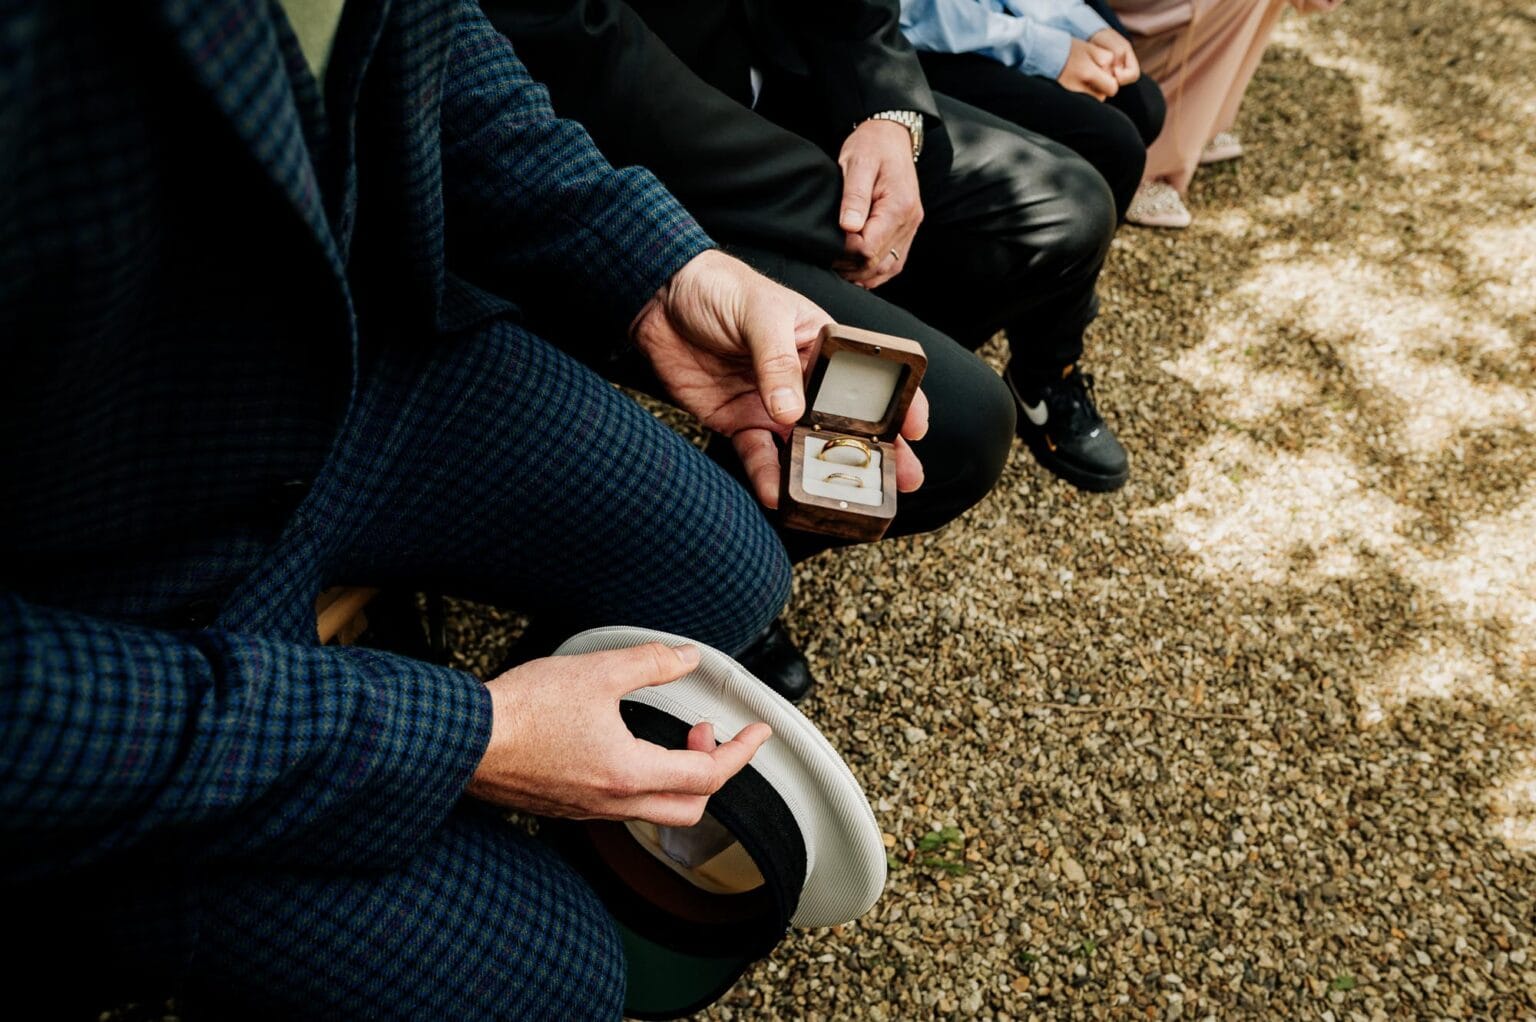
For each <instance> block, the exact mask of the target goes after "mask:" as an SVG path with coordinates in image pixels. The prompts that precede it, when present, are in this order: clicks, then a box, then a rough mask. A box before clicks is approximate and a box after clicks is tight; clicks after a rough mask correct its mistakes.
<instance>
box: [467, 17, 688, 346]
mask: <svg viewBox="0 0 1536 1022" xmlns="http://www.w3.org/2000/svg"><path fill="white" fill-rule="evenodd" d="M637 87H643V86H641V85H640V84H639V83H637ZM442 125H443V128H442V130H443V191H444V206H445V212H446V216H447V227H448V240H449V252H448V258H449V262H450V264H451V265H453V266H454V268H455V269H456V270H457V271H459V272H465V273H466V275H467V276H469V277H470V278H471V279H472V280H475V281H476V282H478V283H482V284H483V285H484V286H487V287H489V288H490V289H491V290H493V291H495V292H497V293H498V294H505V295H508V296H509V297H511V298H513V299H515V300H516V301H518V302H519V303H520V304H521V305H523V307H524V308H525V309H529V310H530V311H532V312H534V313H535V314H536V316H537V315H546V316H547V315H550V314H559V315H568V316H576V317H578V318H591V319H592V320H594V322H593V325H594V326H598V327H604V328H606V329H601V330H598V331H596V333H598V334H599V336H598V337H594V338H593V339H592V340H591V341H590V342H589V343H590V344H592V345H594V346H597V347H601V346H603V345H604V344H605V343H606V344H607V347H608V348H609V350H610V351H611V350H612V348H614V347H617V344H618V343H619V342H622V339H623V337H624V331H625V330H626V329H627V327H628V326H629V324H630V323H631V322H632V321H633V319H634V317H635V315H636V314H637V313H639V311H640V308H641V306H643V305H644V304H645V303H646V302H647V301H648V300H650V298H651V297H652V296H653V295H654V294H655V293H656V291H657V290H658V289H659V288H660V287H661V286H662V285H663V284H664V283H666V281H667V280H668V279H669V278H670V277H671V276H672V275H673V274H674V273H676V272H677V271H678V270H679V269H680V268H681V267H682V266H683V264H684V263H686V262H688V261H689V260H690V259H692V258H693V257H694V256H696V255H698V254H699V253H700V252H702V251H704V250H705V249H707V248H710V247H712V245H713V242H712V241H711V240H710V239H709V237H708V236H707V235H706V234H705V233H704V232H703V230H702V229H701V228H700V227H699V226H698V224H696V223H695V222H694V219H693V217H691V216H690V215H689V214H688V212H687V211H686V210H685V209H683V207H682V206H681V205H680V204H679V203H678V201H677V200H676V199H674V198H673V197H672V195H671V194H670V193H668V192H667V190H666V189H665V188H663V187H662V185H661V183H660V182H659V181H657V180H656V178H655V176H654V175H652V174H651V173H650V171H647V170H643V169H641V168H638V167H628V168H624V169H622V170H615V169H614V168H613V167H611V166H610V165H609V164H608V162H607V160H605V159H604V158H603V156H602V154H601V153H600V152H599V151H598V149H597V146H596V145H595V144H594V143H593V142H592V139H591V138H590V136H588V134H587V132H586V130H585V129H583V128H582V127H581V126H580V125H579V124H577V123H575V122H574V121H567V120H561V119H559V118H557V117H556V116H555V113H554V110H553V108H552V107H551V105H550V101H549V94H548V92H547V91H546V90H545V88H544V86H542V85H540V84H538V83H537V82H535V81H534V80H533V78H532V77H531V76H530V75H529V74H528V71H527V69H526V68H525V67H524V66H523V64H522V62H521V61H520V60H519V59H518V58H517V56H516V54H514V53H513V51H512V45H511V43H509V42H508V41H507V39H506V37H505V36H503V35H501V34H500V33H499V32H497V31H496V29H495V28H493V27H492V26H491V24H490V22H489V21H487V20H486V17H485V15H484V13H482V11H481V10H480V7H479V5H478V4H477V3H475V2H474V0H463V2H462V3H461V4H460V9H459V14H458V25H457V28H456V30H455V35H454V41H453V46H452V50H451V53H450V55H449V60H448V69H447V73H446V75H445V78H444V81H443V98H442ZM562 333H564V332H562ZM580 353H581V354H584V355H590V354H604V353H607V352H603V351H597V352H592V351H585V352H580Z"/></svg>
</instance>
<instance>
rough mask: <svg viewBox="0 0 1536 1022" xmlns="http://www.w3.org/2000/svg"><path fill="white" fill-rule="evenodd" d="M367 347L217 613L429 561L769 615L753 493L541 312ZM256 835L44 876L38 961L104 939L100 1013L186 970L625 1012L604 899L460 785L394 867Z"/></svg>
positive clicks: (51, 1010) (274, 998) (472, 1011)
mask: <svg viewBox="0 0 1536 1022" xmlns="http://www.w3.org/2000/svg"><path fill="white" fill-rule="evenodd" d="M363 365H364V370H363V373H364V378H363V381H362V383H361V384H360V389H359V393H358V395H357V397H356V398H355V400H354V402H353V405H352V407H351V409H350V411H349V413H348V415H347V418H346V420H345V422H344V425H343V426H342V429H341V434H340V437H339V439H338V442H337V444H336V445H335V447H334V448H333V450H332V452H331V454H330V456H329V457H328V459H327V461H326V463H325V465H324V467H323V468H322V470H321V471H320V473H319V474H318V476H317V478H316V479H315V481H314V484H313V487H312V489H311V490H310V492H309V494H308V495H307V497H306V498H305V499H304V500H303V502H302V503H301V504H300V506H299V508H298V510H297V511H296V512H295V514H294V516H293V518H292V520H291V521H290V523H289V525H288V527H287V528H286V530H285V531H284V533H283V535H282V537H281V538H280V539H279V540H278V542H277V543H276V544H275V546H274V547H273V549H272V550H271V551H270V553H269V554H268V555H267V556H266V557H265V558H264V559H263V560H262V562H261V563H260V564H259V565H258V566H257V567H256V569H255V570H254V571H252V572H251V573H250V574H249V575H248V576H247V577H246V578H245V579H244V580H243V581H242V582H241V583H240V584H239V585H237V586H236V588H235V590H234V593H233V595H232V596H231V597H230V599H229V600H228V601H227V602H226V603H225V605H224V606H223V608H222V610H221V611H220V613H219V615H218V620H217V621H216V622H215V625H214V627H215V628H217V629H220V630H224V631H233V632H242V631H244V632H248V633H252V634H258V635H261V636H264V637H268V638H272V639H276V640H282V641H286V642H291V643H305V642H307V643H310V644H313V643H314V641H315V639H314V615H313V600H314V595H315V593H316V592H318V591H319V589H321V588H323V587H325V586H328V585H332V584H337V583H366V584H393V583H405V584H411V585H423V586H427V585H430V586H435V587H440V588H442V589H443V590H445V591H447V592H450V593H459V594H464V595H467V596H471V597H476V598H480V599H484V600H491V601H495V602H498V603H502V604H506V605H510V606H514V607H519V608H527V609H531V610H537V611H541V612H542V611H550V612H555V613H558V614H559V615H560V616H561V617H562V618H563V619H564V620H567V621H569V622H571V623H572V624H573V625H575V626H585V625H598V624H630V625H641V626H647V627H651V628H657V629H662V630H666V631H671V632H676V633H680V634H683V635H687V636H689V637H692V638H695V639H697V640H699V641H701V642H705V643H708V644H710V645H713V646H716V647H718V648H721V649H723V650H727V651H736V650H739V649H740V648H742V647H743V646H745V645H746V644H747V643H748V641H749V640H750V639H751V638H752V637H753V636H754V635H755V634H756V633H757V632H759V631H760V630H761V629H762V628H763V627H764V626H765V625H766V624H767V623H768V622H769V621H771V620H772V619H773V618H774V617H775V616H776V615H777V614H778V612H779V610H780V608H781V607H782V605H783V603H784V601H785V600H786V598H787V596H788V592H789V585H790V569H789V563H788V560H787V558H786V555H785V553H784V549H783V546H782V545H781V544H780V542H779V540H778V538H777V537H776V536H775V534H774V533H773V531H772V530H771V529H770V527H769V526H768V524H767V523H766V522H765V521H764V518H763V515H762V513H761V512H760V510H759V509H758V506H757V504H756V502H755V501H754V500H753V499H752V498H751V497H750V496H749V495H748V494H747V493H746V492H745V491H744V490H743V489H742V488H741V487H740V486H739V485H738V484H737V483H736V482H734V481H733V480H731V479H730V478H728V477H727V476H726V474H725V473H724V472H722V471H721V470H720V469H719V468H717V467H716V466H715V465H714V464H713V463H712V462H711V461H709V460H708V459H707V458H705V457H704V456H703V455H702V454H701V453H700V452H699V451H698V450H696V449H695V448H694V447H692V446H691V445H689V444H688V443H686V442H685V441H683V440H682V439H681V438H679V437H678V436H677V435H676V434H674V433H672V432H671V431H670V430H668V429H666V428H665V427H663V426H662V425H660V424H659V423H658V422H656V420H655V419H654V418H652V417H651V416H650V415H649V414H648V413H646V412H645V411H644V410H643V409H642V408H641V407H639V406H638V405H636V404H635V403H634V402H633V401H631V400H630V399H629V398H627V397H625V396H624V395H623V394H622V393H620V392H619V391H617V390H615V389H614V388H613V387H612V386H610V385H609V384H607V383H605V382H604V381H603V380H601V379H600V378H599V377H598V376H597V375H595V374H594V373H592V372H591V371H590V370H588V369H587V368H585V367H584V366H582V365H580V364H579V363H577V362H576V361H574V360H573V359H571V358H569V357H567V356H566V355H564V354H563V353H561V352H559V351H557V350H556V349H555V348H553V347H552V346H550V345H549V344H547V343H545V342H544V341H542V340H540V339H539V338H537V337H535V336H533V335H532V334H530V333H529V332H527V331H526V330H524V329H522V328H521V327H518V326H515V325H512V324H510V323H507V322H504V321H499V320H498V321H493V322H491V323H489V324H487V325H483V326H482V327H479V328H477V329H475V330H473V331H470V332H466V333H462V334H459V335H456V336H452V337H448V338H443V339H440V340H438V341H437V342H435V343H434V344H432V345H422V346H419V347H416V346H407V345H401V346H399V347H398V348H395V349H391V350H387V351H381V352H374V353H372V354H371V356H368V357H365V359H364V362H363ZM327 652H328V653H330V652H333V653H334V656H336V657H349V656H358V657H375V658H378V657H387V656H388V655H387V654H381V653H377V652H374V651H365V650H350V649H336V650H334V651H327ZM406 669H407V668H406V667H405V666H404V664H403V663H402V666H401V668H400V670H402V671H404V670H406ZM433 670H438V669H433ZM324 680H325V679H323V678H320V679H316V684H317V685H319V684H323V683H324ZM420 683H421V684H432V683H433V677H432V675H431V674H430V673H427V672H425V671H424V672H423V673H422V680H421V682H420ZM148 740H153V739H148ZM316 840H317V841H318V842H322V843H323V842H324V840H325V837H324V833H323V831H322V832H321V836H320V837H318V838H316ZM252 846H253V845H252V843H250V842H247V841H245V840H244V839H241V840H239V841H235V842H231V843H230V845H229V846H228V847H225V846H221V845H220V844H219V842H218V841H217V840H214V841H211V842H210V841H202V842H198V843H197V845H196V846H195V847H186V846H185V845H182V846H178V844H177V843H176V840H175V837H174V836H172V837H171V838H170V839H169V841H162V842H160V843H157V844H155V845H152V846H148V847H147V848H145V849H141V850H140V851H138V852H136V853H135V855H134V857H133V858H131V859H126V860H125V859H123V858H121V857H119V858H116V859H113V860H111V863H110V865H107V866H101V865H98V866H95V867H92V868H91V869H89V870H86V871H83V872H78V873H74V874H72V875H70V876H69V877H68V878H67V880H66V881H63V882H60V881H51V882H49V884H48V885H47V886H46V887H44V888H42V889H38V890H34V891H33V892H32V893H31V896H30V897H29V898H25V899H23V900H22V907H21V909H20V914H19V915H18V916H16V917H14V918H15V919H16V920H17V924H18V925H19V926H21V927H25V928H26V932H28V933H29V935H36V939H35V940H33V941H32V944H31V950H32V951H33V952H34V953H36V954H37V955H38V957H39V958H40V959H45V960H51V961H54V962H57V961H59V960H69V961H72V962H76V963H79V962H87V963H89V965H88V967H86V968H85V969H84V971H85V972H86V973H87V975H86V976H85V977H83V981H82V982H81V983H80V984H78V986H77V987H75V988H73V989H72V990H70V991H68V992H67V993H68V994H73V995H78V997H79V998H80V999H81V1000H82V1001H83V1002H85V1003H83V1004H82V1007H86V1008H93V1009H95V1010H100V1009H101V1008H102V1007H103V1006H106V1005H108V1004H110V1003H113V1002H114V1000H116V1001H121V999H122V998H124V997H135V996H137V997H140V998H143V997H145V996H148V997H164V996H166V995H167V993H168V992H172V993H174V994H175V996H176V997H177V998H178V1007H179V1008H180V1009H181V1010H182V1011H184V1012H185V1013H186V1014H187V1015H188V1016H189V1017H194V1018H195V1017H212V1018H240V1017H262V1018H267V1019H272V1018H283V1019H304V1018H327V1019H335V1018H374V1019H391V1018H399V1019H427V1018H442V1019H491V1018H507V1019H522V1018H528V1019H556V1018H558V1019H583V1018H610V1019H611V1018H617V1017H618V1015H619V1011H620V1004H621V1000H622V995H623V986H624V967H623V959H622V955H621V951H620V948H619V945H618V942H617V938H616V936H615V934H614V931H613V928H612V923H611V921H610V920H609V918H608V916H607V914H606V912H605V911H604V910H603V909H602V907H601V906H600V905H599V903H598V902H597V901H596V899H595V897H594V896H593V895H592V893H591V891H590V890H589V889H588V888H587V887H586V886H585V885H584V883H583V882H582V881H580V880H579V879H578V878H577V877H576V876H575V875H574V874H573V873H572V872H571V871H570V870H569V869H567V868H566V867H565V866H564V865H563V864H562V863H561V862H559V861H558V860H557V859H555V858H554V857H552V856H551V855H550V854H548V853H547V852H546V851H544V850H543V849H542V847H540V846H538V845H536V844H535V843H534V842H533V841H532V840H530V839H528V838H527V837H525V836H523V835H522V834H520V833H519V832H518V831H517V830H516V829H515V828H513V827H512V826H511V825H509V824H508V823H506V822H505V821H504V820H502V819H501V818H500V816H499V814H497V813H495V812H493V811H490V810H488V809H487V808H486V807H483V806H479V805H477V804H474V803H471V802H465V803H461V804H460V805H459V807H458V808H456V809H454V810H453V811H452V812H451V813H450V814H449V816H448V818H447V821H446V823H445V825H443V826H442V827H440V828H438V829H437V830H436V831H435V832H433V833H432V834H431V835H430V836H429V837H428V838H427V840H426V841H425V842H424V843H420V844H418V845H417V846H416V847H415V849H414V851H413V853H412V854H410V855H409V856H407V857H405V858H404V859H403V861H398V862H395V863H393V864H389V865H384V866H380V867H377V868H375V867H371V866H370V867H367V868H363V867H358V866H355V865H352V866H337V867H336V868H327V867H326V866H325V865H324V864H323V858H324V857H323V855H322V856H319V858H320V859H321V860H322V861H321V862H320V863H319V864H317V862H316V861H315V860H316V856H315V855H309V856H307V857H306V858H305V859H304V861H302V863H300V864H296V863H295V862H293V861H289V860H286V859H284V858H283V857H282V856H279V857H278V861H276V862H273V861H264V860H262V859H261V858H260V857H255V858H253V857H252V856H251V855H250V853H249V852H246V851H243V849H247V848H249V847H252ZM18 932H21V931H19V930H18ZM61 956H62V958H61ZM12 964H13V965H17V964H18V963H17V962H15V961H13V962H12ZM19 965H20V967H21V968H26V967H27V962H26V961H25V958H23V960H22V961H21V962H20V963H19ZM39 967H41V966H39ZM97 980H99V981H100V982H99V983H98V982H96V981H97ZM16 986H17V987H20V988H30V989H32V990H33V991H34V992H35V993H36V995H37V996H40V997H44V998H47V999H48V1002H47V1007H46V1010H44V1011H43V1013H42V1015H40V1016H38V1017H59V1008H60V1001H61V1000H67V999H68V997H67V995H66V994H62V993H61V992H60V991H59V990H58V989H57V988H54V987H51V986H47V985H45V986H44V988H43V989H38V988H37V985H36V984H31V983H27V984H16ZM23 996H27V995H23ZM103 998H105V999H106V1000H103Z"/></svg>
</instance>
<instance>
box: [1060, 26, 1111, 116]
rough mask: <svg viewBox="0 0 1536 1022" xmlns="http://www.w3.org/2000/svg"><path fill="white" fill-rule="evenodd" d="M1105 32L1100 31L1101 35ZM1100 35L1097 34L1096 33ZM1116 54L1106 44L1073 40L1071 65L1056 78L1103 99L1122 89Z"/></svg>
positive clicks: (1063, 86) (1069, 86)
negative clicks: (1117, 78) (1115, 67)
mask: <svg viewBox="0 0 1536 1022" xmlns="http://www.w3.org/2000/svg"><path fill="white" fill-rule="evenodd" d="M1103 34H1104V33H1102V32H1100V33H1099V35H1103ZM1095 38H1097V36H1095ZM1114 63H1115V55H1114V54H1113V53H1111V52H1110V51H1109V50H1106V49H1105V48H1104V47H1102V46H1098V45H1095V44H1094V43H1085V42H1083V41H1082V40H1081V39H1074V40H1072V50H1071V52H1070V53H1069V54H1068V55H1067V66H1066V67H1064V68H1062V69H1061V74H1059V75H1057V76H1056V80H1057V81H1058V82H1060V83H1061V86H1062V88H1064V89H1070V90H1072V91H1073V92H1085V93H1087V94H1088V95H1090V96H1092V97H1093V98H1094V99H1097V100H1100V101H1103V100H1106V99H1108V98H1109V97H1111V96H1113V95H1114V94H1115V93H1117V92H1119V91H1120V83H1119V82H1118V81H1116V79H1115V74H1114V71H1113V70H1112V69H1113V67H1114Z"/></svg>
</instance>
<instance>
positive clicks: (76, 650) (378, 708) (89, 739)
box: [0, 593, 491, 887]
mask: <svg viewBox="0 0 1536 1022" xmlns="http://www.w3.org/2000/svg"><path fill="white" fill-rule="evenodd" d="M0 672H3V678H0V682H3V683H0V886H7V887H9V886H12V885H13V884H21V883H26V882H28V881H31V880H36V879H43V878H46V877H48V876H50V875H57V874H61V873H64V872H67V871H70V870H73V869H77V868H79V867H81V866H85V865H89V864H91V863H94V862H99V861H102V860H105V859H108V858H109V857H115V856H118V855H121V854H122V853H124V852H130V851H135V850H140V851H145V852H148V853H151V854H156V855H159V856H162V857H167V858H170V859H172V860H173V861H181V860H186V861H239V860H257V859H259V860H261V861H263V862H266V863H273V862H291V863H296V864H313V865H327V866H334V865H349V866H355V865H362V866H386V865H391V864H394V863H398V862H399V861H402V860H403V859H404V858H406V857H407V856H409V855H410V854H411V853H412V852H413V851H414V850H415V848H416V847H418V845H419V843H420V842H421V841H422V840H423V839H424V838H425V837H426V836H427V835H429V834H430V833H432V832H433V831H434V830H435V829H436V828H437V827H438V826H439V825H440V824H441V823H442V821H443V819H444V818H445V817H446V816H447V814H448V812H449V810H450V809H451V808H452V806H453V805H454V803H455V802H457V801H458V799H459V797H460V795H461V794H462V792H463V788H464V785H465V784H466V783H468V780H469V776H470V774H471V773H472V772H473V770H474V768H475V766H476V765H477V764H478V762H479V759H480V756H481V755H482V754H483V752H484V750H485V746H486V743H487V742H488V741H489V740H490V722H491V706H490V696H489V693H488V692H487V691H486V689H485V686H484V685H482V684H481V683H480V682H479V681H477V680H476V679H474V678H472V677H470V676H468V675H466V674H462V673H460V672H458V671H452V670H449V669H447V668H441V667H435V666H432V665H429V664H423V663H419V662H416V661H413V660H408V659H405V658H402V657H396V656H391V655H389V654H385V653H379V652H374V651H371V650H363V649H356V648H350V647H349V648H336V647H320V646H308V645H301V644H296V643H289V642H281V641H277V640H272V639H263V638H258V637H253V636H248V635H237V634H231V633H224V632H219V631H217V630H206V631H201V632H166V631H154V630H150V629H144V628H137V627H133V626H128V625H122V624H115V623H110V622H106V621H103V620H101V619H99V618H94V617H90V616H86V615H83V614H77V613H73V612H69V611H62V610H56V609H51V608H45V607H39V606H35V605H32V604H29V603H26V602H24V601H22V600H20V599H18V598H17V597H15V596H13V595H11V594H3V593H0Z"/></svg>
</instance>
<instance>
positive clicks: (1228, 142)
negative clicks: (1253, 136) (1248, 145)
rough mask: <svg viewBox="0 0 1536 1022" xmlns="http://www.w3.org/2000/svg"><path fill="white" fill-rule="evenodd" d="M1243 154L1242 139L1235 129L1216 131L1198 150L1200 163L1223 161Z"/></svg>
mask: <svg viewBox="0 0 1536 1022" xmlns="http://www.w3.org/2000/svg"><path fill="white" fill-rule="evenodd" d="M1241 155H1243V140H1242V139H1240V138H1238V137H1237V132H1235V131H1218V132H1217V133H1216V135H1215V137H1214V138H1212V139H1211V140H1210V141H1209V142H1207V143H1206V144H1205V148H1204V149H1202V150H1200V164H1201V165H1202V166H1204V165H1205V164H1207V163H1225V162H1227V161H1228V160H1235V159H1237V158H1238V157H1239V156H1241Z"/></svg>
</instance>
